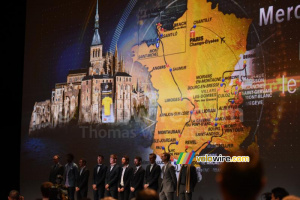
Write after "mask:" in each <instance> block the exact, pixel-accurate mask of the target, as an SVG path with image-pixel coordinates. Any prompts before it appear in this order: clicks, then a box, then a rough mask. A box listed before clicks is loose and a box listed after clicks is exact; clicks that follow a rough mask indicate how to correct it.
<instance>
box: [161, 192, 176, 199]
mask: <svg viewBox="0 0 300 200" xmlns="http://www.w3.org/2000/svg"><path fill="white" fill-rule="evenodd" d="M159 200H174V192H164V191H161V192H160V193H159Z"/></svg>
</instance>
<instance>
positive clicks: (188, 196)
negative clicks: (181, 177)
mask: <svg viewBox="0 0 300 200" xmlns="http://www.w3.org/2000/svg"><path fill="white" fill-rule="evenodd" d="M179 200H192V192H190V193H186V190H185V185H179Z"/></svg>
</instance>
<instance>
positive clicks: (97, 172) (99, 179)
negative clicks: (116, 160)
mask: <svg viewBox="0 0 300 200" xmlns="http://www.w3.org/2000/svg"><path fill="white" fill-rule="evenodd" d="M103 160H104V156H102V155H98V157H97V163H98V164H97V165H96V166H95V167H94V173H93V192H94V200H99V199H102V198H104V191H105V177H106V171H107V166H105V165H103V164H102V163H103Z"/></svg>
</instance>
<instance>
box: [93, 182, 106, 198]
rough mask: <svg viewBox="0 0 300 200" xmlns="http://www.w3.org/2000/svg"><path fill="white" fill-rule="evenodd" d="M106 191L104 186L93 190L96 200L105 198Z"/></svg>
mask: <svg viewBox="0 0 300 200" xmlns="http://www.w3.org/2000/svg"><path fill="white" fill-rule="evenodd" d="M104 191H105V186H104V185H100V186H98V187H97V190H93V193H94V200H99V199H102V198H104Z"/></svg>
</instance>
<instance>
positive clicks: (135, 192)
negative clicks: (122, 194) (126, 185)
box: [129, 191, 137, 200]
mask: <svg viewBox="0 0 300 200" xmlns="http://www.w3.org/2000/svg"><path fill="white" fill-rule="evenodd" d="M136 194H137V191H134V192H131V191H130V194H129V200H130V199H132V198H135V195H136Z"/></svg>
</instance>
